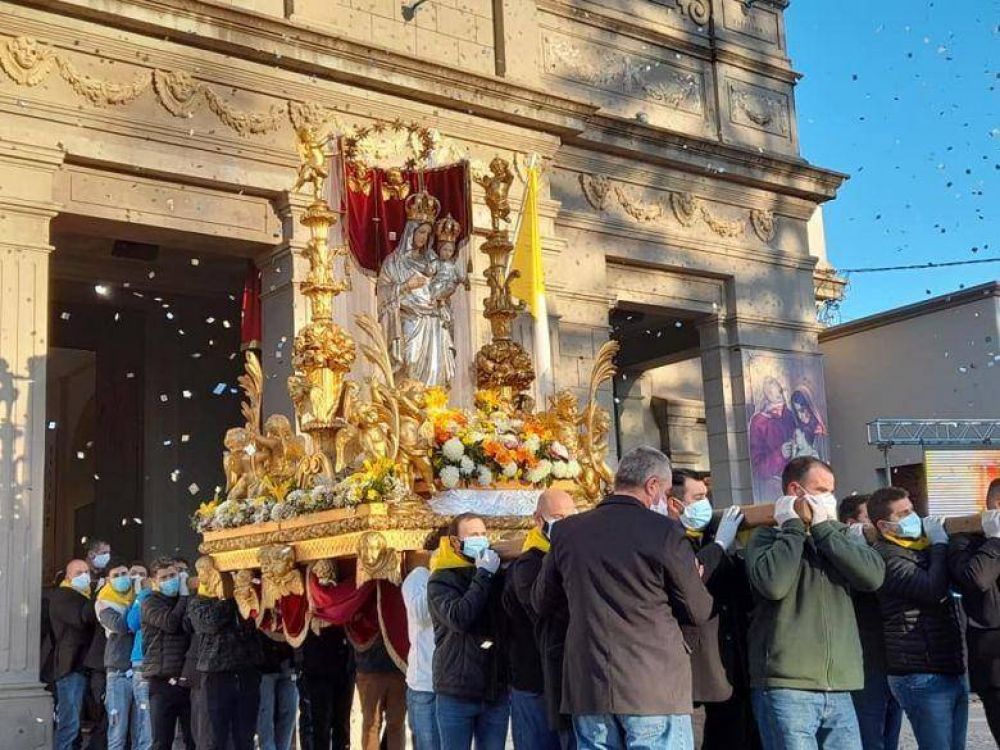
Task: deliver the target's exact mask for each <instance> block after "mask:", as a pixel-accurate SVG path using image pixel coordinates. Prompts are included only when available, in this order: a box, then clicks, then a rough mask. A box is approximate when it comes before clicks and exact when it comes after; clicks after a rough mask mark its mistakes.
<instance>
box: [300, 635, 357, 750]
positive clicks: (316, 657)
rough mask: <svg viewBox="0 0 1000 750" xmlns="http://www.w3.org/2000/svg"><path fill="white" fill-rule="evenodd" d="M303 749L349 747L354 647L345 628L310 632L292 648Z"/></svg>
mask: <svg viewBox="0 0 1000 750" xmlns="http://www.w3.org/2000/svg"><path fill="white" fill-rule="evenodd" d="M295 668H296V673H297V676H298V680H297V681H296V684H297V685H298V688H299V743H300V744H301V746H302V750H348V748H349V747H350V744H351V701H352V700H353V697H354V649H352V648H351V645H350V644H349V643H348V642H347V635H346V634H345V633H344V629H343V628H341V627H336V626H334V625H329V626H327V627H325V628H323V629H322V630H320V631H319V633H309V635H308V636H306V640H305V642H304V643H303V644H302V645H301V646H299V647H298V648H297V649H295Z"/></svg>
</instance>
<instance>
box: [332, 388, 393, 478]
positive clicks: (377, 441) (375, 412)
mask: <svg viewBox="0 0 1000 750" xmlns="http://www.w3.org/2000/svg"><path fill="white" fill-rule="evenodd" d="M349 393H351V392H348V391H345V393H344V396H345V398H344V402H343V409H342V416H341V417H338V419H337V420H336V421H337V424H338V427H339V429H338V430H337V435H336V437H335V438H334V457H333V470H334V471H335V472H338V473H339V472H341V471H343V470H344V469H346V468H348V467H350V466H353V465H355V464H357V463H358V462H359V461H360V460H363V459H364V458H381V457H384V456H389V455H390V454H391V450H390V445H389V428H388V422H389V420H390V419H391V417H390V414H389V411H388V410H387V409H386V408H385V407H384V406H383V405H382V404H379V403H374V402H365V401H361V400H360V399H358V398H357V397H356V396H354V395H352V396H351V397H350V398H348V395H349ZM354 393H356V392H354Z"/></svg>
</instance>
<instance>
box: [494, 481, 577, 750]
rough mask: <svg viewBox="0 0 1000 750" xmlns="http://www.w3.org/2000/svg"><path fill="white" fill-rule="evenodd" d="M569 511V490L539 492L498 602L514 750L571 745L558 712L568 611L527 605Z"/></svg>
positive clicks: (553, 749) (572, 506) (566, 726)
mask: <svg viewBox="0 0 1000 750" xmlns="http://www.w3.org/2000/svg"><path fill="white" fill-rule="evenodd" d="M574 513H576V503H575V502H574V501H573V498H572V497H571V496H570V495H569V493H567V492H565V491H563V490H558V489H548V490H545V492H543V493H542V494H541V495H540V496H539V498H538V505H537V506H536V508H535V514H534V521H535V527H534V528H533V529H532V530H531V531H530V532H529V533H528V536H527V539H525V542H524V547H523V548H522V551H521V555H520V557H518V558H517V560H515V561H514V563H513V564H512V565H511V566H510V569H509V570H508V571H507V581H506V584H505V585H504V592H503V606H504V609H505V610H506V612H507V616H508V618H509V633H510V638H509V639H508V643H509V649H508V655H509V658H510V683H511V687H512V688H513V689H512V691H511V696H510V725H511V732H512V734H513V735H514V748H515V750H559V748H560V747H563V748H567V747H575V746H576V744H575V738H574V737H573V730H572V727H571V726H570V725H569V722H568V721H566V720H565V717H562V716H561V715H560V713H559V699H560V698H561V697H562V655H563V649H564V646H565V639H566V626H567V624H568V622H569V613H568V612H567V610H566V608H565V607H563V608H562V609H561V610H560V611H558V612H556V613H555V614H553V615H552V616H551V617H546V618H540V617H538V616H537V614H536V613H535V610H534V608H533V607H532V606H531V589H532V587H533V586H534V585H535V581H536V580H537V578H538V574H539V573H540V572H541V570H542V560H544V559H545V555H546V554H547V553H548V551H549V549H550V547H551V543H550V539H551V534H552V529H553V528H555V524H556V523H557V522H559V521H562V520H563V519H564V518H568V517H569V516H572V515H573V514H574Z"/></svg>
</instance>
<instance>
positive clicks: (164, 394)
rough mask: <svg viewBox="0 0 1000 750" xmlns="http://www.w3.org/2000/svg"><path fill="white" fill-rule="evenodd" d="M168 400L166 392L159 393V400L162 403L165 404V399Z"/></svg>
mask: <svg viewBox="0 0 1000 750" xmlns="http://www.w3.org/2000/svg"><path fill="white" fill-rule="evenodd" d="M169 400H170V397H169V396H167V394H166V393H161V394H160V401H161V402H162V403H164V404H165V403H167V401H169Z"/></svg>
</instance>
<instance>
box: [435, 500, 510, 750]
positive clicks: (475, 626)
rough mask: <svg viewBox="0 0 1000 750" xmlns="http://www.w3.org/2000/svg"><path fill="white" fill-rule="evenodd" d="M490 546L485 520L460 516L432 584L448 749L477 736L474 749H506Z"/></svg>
mask: <svg viewBox="0 0 1000 750" xmlns="http://www.w3.org/2000/svg"><path fill="white" fill-rule="evenodd" d="M489 544H490V543H489V539H488V538H487V537H486V524H485V523H484V522H483V519H482V518H480V517H479V516H477V515H474V514H471V513H463V514H461V515H458V516H456V517H455V519H454V520H453V521H452V523H451V525H450V526H449V528H448V536H446V537H443V538H442V539H441V546H440V547H439V548H438V553H437V556H436V557H435V558H434V561H433V563H432V568H433V571H432V573H431V577H430V581H429V582H428V584H427V603H428V606H429V608H430V611H431V620H432V622H433V623H434V666H433V672H434V693H435V694H436V695H437V717H438V729H439V730H440V734H441V746H442V747H443V748H447V749H448V750H468V749H469V748H471V747H472V740H473V738H475V741H476V750H503V748H504V745H505V743H506V739H507V723H508V720H509V717H510V700H509V696H508V693H507V661H506V650H507V648H506V644H505V642H504V613H503V605H502V603H501V596H502V594H503V576H502V575H501V574H500V556H499V555H498V554H497V553H496V552H495V551H494V550H492V549H490V547H489Z"/></svg>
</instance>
